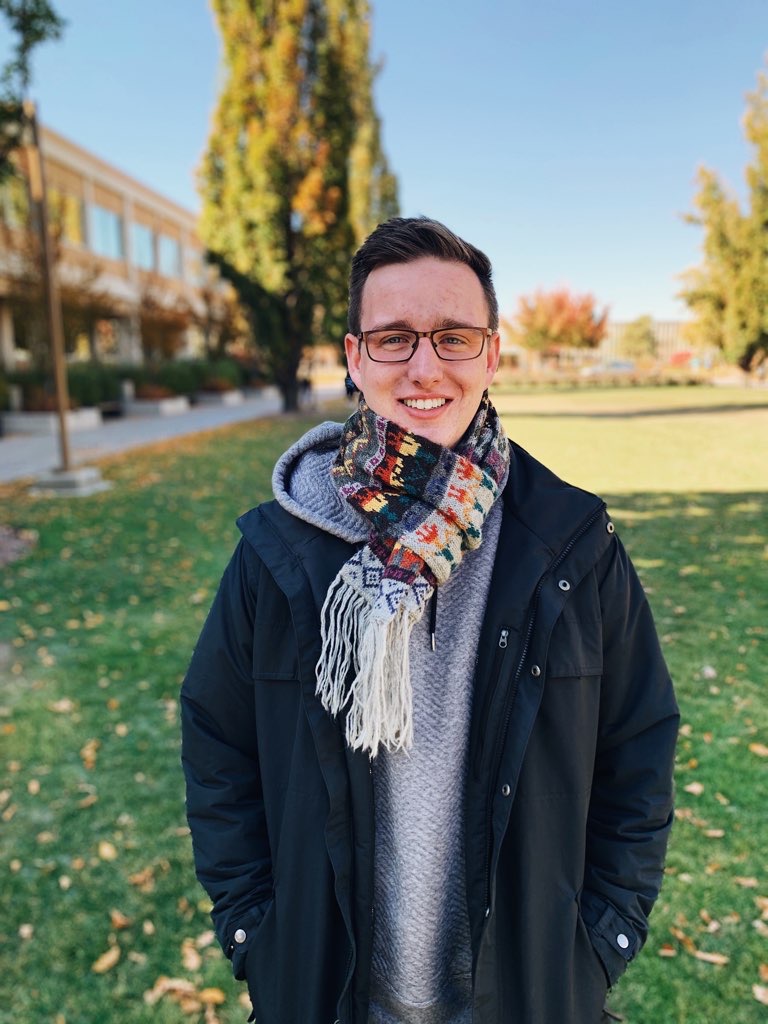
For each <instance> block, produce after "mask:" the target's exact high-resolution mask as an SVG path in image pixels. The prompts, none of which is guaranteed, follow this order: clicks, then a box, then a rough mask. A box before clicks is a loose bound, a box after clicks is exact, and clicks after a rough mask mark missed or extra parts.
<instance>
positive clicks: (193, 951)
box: [181, 939, 203, 971]
mask: <svg viewBox="0 0 768 1024" xmlns="http://www.w3.org/2000/svg"><path fill="white" fill-rule="evenodd" d="M181 962H182V964H184V969H185V970H187V971H199V970H200V968H201V967H202V964H203V958H202V957H201V956H200V954H199V953H198V951H197V948H196V946H195V940H194V939H184V941H183V942H182V944H181Z"/></svg>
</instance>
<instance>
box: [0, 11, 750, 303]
mask: <svg viewBox="0 0 768 1024" xmlns="http://www.w3.org/2000/svg"><path fill="white" fill-rule="evenodd" d="M54 3H55V6H56V8H57V10H58V11H59V12H60V13H61V14H62V16H63V17H65V18H66V19H67V20H68V22H69V25H68V27H67V30H66V32H65V35H64V38H63V40H62V41H61V42H59V43H48V44H45V45H44V46H43V47H41V48H40V50H38V52H37V55H36V57H35V60H34V85H33V95H34V96H35V98H36V99H37V100H38V102H39V105H40V111H41V116H42V118H43V120H44V121H45V122H46V123H47V124H49V125H50V126H51V127H52V128H55V129H56V130H57V131H59V132H61V133H62V134H63V135H66V136H67V137H69V138H71V139H72V140H73V141H75V142H78V143H79V144H81V145H83V146H85V147H86V148H88V149H91V150H93V151H94V152H95V153H97V154H99V155H100V156H102V157H104V158H105V159H107V160H109V161H110V162H112V163H114V164H116V165H117V166H118V167H121V168H122V169H124V170H126V171H128V172H129V173H131V174H133V175H134V176H136V177H137V178H139V179H140V180H142V181H144V182H146V183H147V184H148V185H151V186H152V187H153V188H155V189H157V190H158V191H160V192H163V193H164V194H166V195H168V196H170V197H171V198H174V199H176V200H177V201H178V202H180V203H182V204H183V205H185V206H188V207H190V208H192V209H196V208H197V206H198V201H197V196H196V191H195V182H194V171H195V167H196V165H197V163H198V161H199V159H200V156H201V154H202V152H203V149H204V147H205V143H206V138H207V134H208V129H209V123H210V115H211V111H212V109H213V107H214V104H215V100H216V93H217V83H218V81H219V79H220V75H221V71H220V68H219V42H218V37H217V35H216V30H215V26H214V23H213V18H212V15H211V13H210V10H209V8H208V4H207V3H206V0H151V2H150V0H131V2H130V3H125V2H120V0H118V2H115V3H105V2H104V0H54ZM373 7H374V15H373V25H374V41H373V49H372V54H373V56H374V58H376V59H379V58H380V59H381V60H382V62H383V70H382V71H381V74H380V76H379V79H378V82H377V87H376V93H377V102H378V107H379V111H380V113H381V116H382V118H383V122H384V139H385V145H386V149H387V152H388V155H389V158H390V161H391V163H392V166H393V168H394V170H395V172H396V173H397V175H398V178H399V181H400V199H401V208H402V212H403V213H404V214H406V215H410V214H415V213H426V214H429V215H431V216H435V217H437V218H439V219H440V220H443V221H445V222H446V223H447V224H448V225H449V226H450V227H452V228H454V230H456V231H458V232H459V233H460V234H462V235H464V236H465V237H467V238H468V239H469V240H470V241H472V242H474V243H475V244H477V245H479V246H480V247H481V248H483V249H484V250H485V251H486V252H487V253H488V255H489V256H490V257H491V259H492V261H493V264H494V267H495V277H496V284H497V290H498V292H499V300H500V305H501V309H502V312H505V313H507V314H511V313H513V311H514V309H515V307H516V304H517V299H518V296H519V295H520V294H525V293H528V292H530V291H532V290H533V289H535V288H537V287H545V288H549V287H554V286H557V285H561V284H565V285H568V286H570V287H571V288H573V289H574V290H576V291H579V292H582V291H589V292H592V293H593V294H594V295H595V296H596V298H597V299H598V301H599V303H600V304H601V305H608V306H609V307H610V310H611V315H612V317H613V318H614V319H630V318H632V317H635V316H639V315H641V314H644V313H650V314H652V315H654V316H656V317H657V318H660V319H663V318H672V317H680V316H683V315H685V308H684V307H683V306H682V305H681V304H680V303H679V302H678V301H677V300H676V299H675V292H676V291H677V290H678V288H679V281H678V280H677V278H676V275H677V274H679V273H680V272H681V271H682V270H684V269H685V267H687V266H690V265H692V264H695V263H696V262H697V261H698V251H699V244H700V240H701V238H700V232H699V231H698V230H697V229H696V228H694V227H691V226H689V225H686V224H685V223H684V222H683V220H682V214H684V213H685V212H686V211H689V210H690V209H691V200H692V197H693V194H694V190H695V180H694V179H695V174H696V169H697V167H698V166H699V165H700V164H702V163H703V164H706V165H708V166H710V167H713V168H715V169H716V170H717V171H719V172H720V173H721V174H722V176H723V177H724V179H725V180H726V181H727V182H728V183H729V184H730V185H731V186H732V187H733V188H734V189H736V190H737V191H741V190H743V169H744V166H745V164H746V162H747V160H748V159H749V150H748V147H747V146H746V144H745V143H744V141H743V138H742V133H741V126H740V119H741V116H742V113H743V110H744V98H745V94H746V92H747V91H749V90H751V89H753V88H754V86H755V83H756V76H757V72H758V71H759V70H760V68H761V67H763V66H764V55H765V53H766V50H768V4H767V3H766V0H736V2H733V3H726V0H717V2H716V0H664V2H661V0H646V2H645V3H643V4H636V3H628V2H621V0H619V2H617V0H572V2H566V0H524V2H523V0H506V2H505V0H473V3H472V4H470V3H467V2H450V0H374V4H373ZM5 52H6V40H4V39H2V38H1V37H0V59H1V58H2V57H4V55H5Z"/></svg>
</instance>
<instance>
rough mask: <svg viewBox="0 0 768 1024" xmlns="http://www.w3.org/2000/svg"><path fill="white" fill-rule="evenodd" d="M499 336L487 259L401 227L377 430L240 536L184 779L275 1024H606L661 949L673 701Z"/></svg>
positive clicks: (608, 542) (428, 229) (352, 316)
mask: <svg viewBox="0 0 768 1024" xmlns="http://www.w3.org/2000/svg"><path fill="white" fill-rule="evenodd" d="M497 328H498V308H497V302H496V296H495V293H494V289H493V284H492V282H491V267H490V264H489V262H488V260H487V258H486V257H485V256H484V255H483V254H482V253H481V252H479V251H478V250H477V249H476V248H474V247H473V246H471V245H469V244H467V243H466V242H464V241H462V240H461V239H460V238H458V237H457V236H456V235H454V234H453V233H452V232H450V231H449V230H448V229H447V228H445V227H444V226H443V225H442V224H439V223H437V222H435V221H431V220H428V219H426V218H411V219H401V218H396V219H393V220H391V221H388V222H387V223H385V224H383V225H380V226H379V227H378V228H377V229H376V230H375V231H374V232H373V234H372V235H371V236H370V237H369V238H368V239H367V240H366V242H365V243H364V244H363V246H362V247H361V249H360V250H359V251H358V253H357V254H356V255H355V258H354V260H353V264H352V273H351V277H350V302H349V333H348V334H347V336H346V339H345V345H346V352H347V360H348V366H349V373H350V375H351V377H352V379H353V380H354V382H355V384H356V385H357V387H358V388H359V389H360V392H361V399H360V405H359V408H358V410H357V411H356V412H355V413H354V414H353V415H352V416H351V417H350V419H349V420H348V421H347V423H346V424H345V425H344V426H343V427H342V426H341V425H339V424H335V423H325V424H323V425H321V426H319V427H317V428H315V429H314V430H312V431H310V432H309V433H308V434H307V435H305V436H304V437H303V438H302V439H301V440H300V441H299V442H297V443H296V444H295V445H294V446H293V447H292V448H291V449H290V450H289V451H288V452H287V453H286V454H285V455H284V456H283V457H282V458H281V459H280V461H279V462H278V464H277V466H276V468H275V474H274V478H273V485H274V491H275V501H273V502H269V503H268V504H266V505H263V506H260V507H259V508H257V509H254V510H253V511H251V512H249V513H247V514H246V515H244V516H243V517H242V518H241V519H240V520H239V521H238V525H239V527H240V530H241V532H242V539H241V541H240V544H239V546H238V548H237V550H236V552H235V554H234V556H233V559H232V561H231V563H230V565H229V567H228V568H227V570H226V573H225V575H224V578H223V580H222V583H221V586H220V589H219V593H218V595H217V597H216V600H215V602H214V605H213V608H212V610H211V612H210V615H209V617H208V620H207V622H206V624H205V627H204V629H203V632H202V635H201V637H200V640H199V642H198V645H197V648H196V650H195V653H194V656H193V659H192V663H191V666H190V669H189V672H188V674H187V677H186V680H185V682H184V686H183V691H182V715H183V762H184V769H185V773H186V777H187V805H188V816H189V823H190V827H191V830H192V838H193V844H194V852H195V861H196V866H197V873H198V877H199V879H200V881H201V882H202V884H203V885H204V886H205V888H206V889H207V891H208V893H209V894H210V896H211V899H212V900H213V904H214V909H213V918H214V922H215V924H216V929H217V933H218V936H219V939H220V941H221V943H222V946H223V948H224V950H225V952H226V954H227V955H228V956H229V957H230V958H231V959H232V963H233V968H234V972H235V976H236V977H238V978H244V979H247V982H248V986H249V991H250V994H251V998H252V1001H253V1005H254V1017H253V1019H255V1020H256V1021H257V1022H258V1024H267V1022H273V1024H335V1022H336V1024H470V1022H472V1024H598V1022H599V1021H601V1020H603V1019H607V1018H605V1017H604V1016H603V1014H604V1010H603V1005H604V1000H605V995H606V991H607V989H608V988H609V987H610V986H611V985H613V983H614V982H615V981H616V980H617V978H618V977H619V975H620V974H621V973H622V971H623V970H624V968H625V967H626V965H627V963H628V962H629V961H630V960H631V959H632V958H633V957H634V956H635V955H636V953H637V952H638V950H639V949H640V947H641V946H642V944H643V942H644V940H645V937H646V933H647V920H648V915H649V913H650V910H651V907H652V905H653V902H654V900H655V899H656V896H657V895H658V891H659V886H660V884H661V878H662V869H663V860H664V852H665V847H666V842H667V835H668V831H669V827H670V823H671V817H672V809H671V775H672V761H673V751H674V742H675V736H676V732H677V718H678V716H677V708H676V705H675V700H674V696H673V692H672V686H671V683H670V680H669V676H668V674H667V671H666V668H665V666H664V662H663V660H662V657H661V654H660V652H659V646H658V642H657V638H656V633H655V630H654V627H653V622H652V619H651V614H650V611H649V609H648V605H647V602H646V600H645V597H644V595H643V592H642V589H641V587H640V584H639V582H638V580H637V577H636V575H635V573H634V571H633V569H632V566H631V564H630V562H629V559H628V558H627V555H626V553H625V552H624V550H623V548H622V546H621V543H620V542H619V540H618V538H617V536H616V534H615V532H614V528H613V524H612V523H611V521H610V519H609V518H608V516H607V514H606V510H605V506H604V504H603V502H601V501H600V500H599V499H598V498H597V497H595V496H594V495H591V494H588V493H587V492H585V491H581V490H578V489H577V488H574V487H571V486H569V485H568V484H566V483H564V482H563V481H561V480H559V479H558V478H557V477H555V476H554V475H553V474H552V473H550V472H549V471H548V470H547V469H545V468H544V467H543V466H542V465H540V464H539V463H538V462H536V461H535V460H534V459H533V458H531V456H530V455H528V454H527V453H526V452H525V451H523V450H522V449H521V448H519V447H518V446H516V445H515V444H514V443H511V442H509V441H508V440H507V438H506V437H505V435H504V432H503V429H502V427H501V424H500V422H499V419H498V417H497V415H496V412H495V410H494V408H493V406H492V405H491V403H490V401H489V399H488V395H487V389H488V386H489V385H490V383H491V380H492V379H493V375H494V373H495V371H496V368H497V365H498V361H499V335H498V330H497Z"/></svg>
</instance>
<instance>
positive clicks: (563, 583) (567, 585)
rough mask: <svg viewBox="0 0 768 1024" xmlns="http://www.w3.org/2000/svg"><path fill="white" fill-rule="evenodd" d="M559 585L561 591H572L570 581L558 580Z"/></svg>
mask: <svg viewBox="0 0 768 1024" xmlns="http://www.w3.org/2000/svg"><path fill="white" fill-rule="evenodd" d="M557 585H558V587H560V589H561V590H564V591H566V592H567V591H569V590H570V589H571V584H570V583H569V582H568V580H558V583H557Z"/></svg>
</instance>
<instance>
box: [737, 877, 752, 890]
mask: <svg viewBox="0 0 768 1024" xmlns="http://www.w3.org/2000/svg"><path fill="white" fill-rule="evenodd" d="M734 882H735V883H736V885H740V886H741V887H742V888H743V889H756V888H757V879H756V878H753V877H752V876H751V875H750V876H749V877H748V878H747V877H745V876H744V875H736V877H735V878H734Z"/></svg>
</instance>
